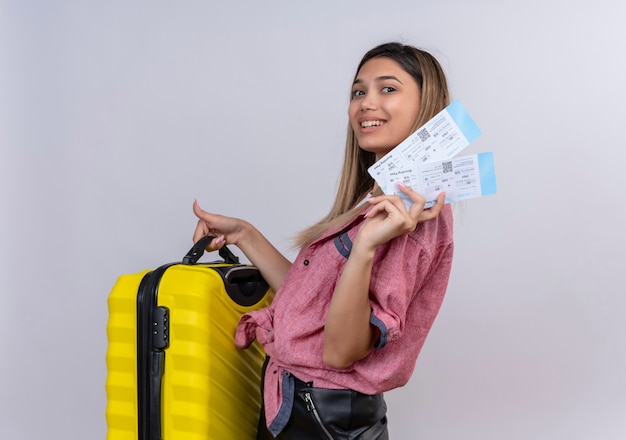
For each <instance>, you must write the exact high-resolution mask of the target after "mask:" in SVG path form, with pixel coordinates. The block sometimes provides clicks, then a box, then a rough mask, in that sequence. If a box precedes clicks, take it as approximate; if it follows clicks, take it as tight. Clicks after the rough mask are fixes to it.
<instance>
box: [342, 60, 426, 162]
mask: <svg viewBox="0 0 626 440" xmlns="http://www.w3.org/2000/svg"><path fill="white" fill-rule="evenodd" d="M419 109H420V89H419V86H418V84H417V82H416V81H415V79H413V77H412V76H411V75H409V74H408V73H407V72H406V71H405V70H404V69H403V68H402V67H400V65H399V64H398V63H396V62H395V61H393V60H392V59H390V58H386V57H379V58H373V59H371V60H369V61H367V62H366V63H365V64H364V65H363V66H362V67H361V70H359V72H358V73H357V77H356V80H355V82H354V84H353V86H352V98H351V101H350V106H349V108H348V115H349V117H350V124H351V126H352V129H353V130H354V134H355V135H356V138H357V140H358V142H359V146H360V147H361V148H362V149H364V150H365V151H369V152H372V153H375V154H376V160H378V159H380V158H381V157H382V156H384V155H385V154H386V153H388V152H389V151H391V150H392V149H393V148H394V147H396V146H397V145H398V144H399V143H400V142H402V141H403V140H404V139H406V138H407V137H408V136H409V135H410V134H411V129H412V128H413V124H414V123H415V121H416V120H417V115H418V113H419Z"/></svg>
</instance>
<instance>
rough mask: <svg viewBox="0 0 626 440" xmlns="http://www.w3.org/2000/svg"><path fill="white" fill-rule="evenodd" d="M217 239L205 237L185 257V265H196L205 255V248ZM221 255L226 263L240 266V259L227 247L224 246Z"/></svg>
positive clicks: (220, 250) (209, 236)
mask: <svg viewBox="0 0 626 440" xmlns="http://www.w3.org/2000/svg"><path fill="white" fill-rule="evenodd" d="M214 238H215V237H213V236H211V235H205V236H204V237H202V238H201V239H200V240H198V241H197V242H196V244H194V245H193V247H192V248H191V249H190V250H189V252H187V255H185V256H184V257H183V264H196V263H197V262H198V260H199V259H200V257H202V255H204V250H205V248H206V247H207V246H208V245H210V244H211V242H212V241H213V239H214ZM218 252H219V255H220V257H222V258H223V259H224V263H228V264H239V257H237V256H236V255H235V254H233V253H232V251H231V250H230V249H228V247H227V246H222V247H221V248H220V249H219V251H218Z"/></svg>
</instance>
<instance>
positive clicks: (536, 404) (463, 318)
mask: <svg viewBox="0 0 626 440" xmlns="http://www.w3.org/2000/svg"><path fill="white" fill-rule="evenodd" d="M625 18H626V3H625V2H623V1H622V0H596V1H593V2H592V1H588V0H587V1H579V0H552V1H550V0H509V1H504V0H503V1H495V0H491V1H490V0H473V1H462V0H441V1H425V0H406V1H391V0H387V1H372V0H360V1H341V0H317V1H314V2H302V3H300V2H295V1H288V0H283V1H271V0H266V1H263V2H261V1H259V2H256V1H248V2H244V1H239V2H238V1H229V2H221V1H220V2H217V1H212V0H205V1H199V0H188V1H178V2H174V1H164V0H151V1H143V0H141V1H140V0H132V1H130V0H125V1H120V0H114V1H107V2H104V1H97V2H96V1H72V0H58V1H44V0H42V1H34V0H30V1H29V0H13V1H11V0H4V1H1V2H0V146H1V157H0V167H1V169H0V202H1V204H0V210H1V211H0V212H1V218H0V221H1V228H0V234H1V235H0V250H1V254H0V275H1V276H0V295H1V298H2V302H1V304H2V305H1V306H0V331H1V333H0V335H1V340H2V345H1V350H0V438H2V439H10V440H21V439H43V438H45V439H63V440H70V439H76V440H85V439H102V438H104V437H105V433H106V422H105V418H104V411H105V406H106V395H105V387H104V386H105V381H106V364H105V352H106V346H107V341H106V322H107V303H106V300H107V295H108V293H109V290H110V288H111V287H112V285H113V284H114V282H115V279H116V277H117V276H118V275H119V274H122V273H128V272H136V271H139V270H142V269H145V268H148V267H154V266H156V265H159V264H162V263H165V262H169V261H172V260H178V259H180V258H182V255H183V254H184V253H185V252H186V251H187V250H188V248H189V247H190V245H191V235H192V231H193V228H194V225H195V220H194V217H193V214H192V211H191V205H192V202H193V200H194V198H198V199H199V200H200V202H201V203H202V205H203V206H204V207H205V208H206V209H209V210H213V211H216V212H220V213H224V214H228V215H234V216H240V217H244V218H246V219H248V220H250V221H252V222H253V223H254V224H255V225H257V226H258V227H259V229H261V230H262V231H263V232H265V233H266V235H267V236H268V237H269V238H270V239H271V240H272V241H273V242H274V243H275V244H276V245H277V246H278V247H279V248H280V249H281V250H283V251H284V252H285V253H287V254H288V255H289V256H290V257H293V256H294V252H293V250H292V249H291V248H290V238H291V237H292V236H293V235H294V234H295V233H296V232H297V231H299V230H301V229H302V228H304V227H305V226H307V225H308V224H310V223H312V222H314V221H315V220H317V219H318V218H319V217H321V216H322V215H323V214H324V213H325V212H326V211H327V209H328V208H329V206H330V203H331V200H332V198H333V196H334V188H335V184H336V179H337V176H338V171H339V167H340V163H341V160H342V153H343V146H344V138H345V128H346V126H347V117H346V109H347V102H348V91H349V87H350V80H351V78H352V75H353V74H354V69H355V67H356V64H357V63H358V61H359V59H360V58H361V56H362V55H363V53H364V52H365V51H366V50H368V49H370V48H371V47H373V46H375V45H377V44H379V43H382V42H385V41H388V40H400V41H403V42H406V43H411V44H414V45H417V46H420V47H423V48H425V49H427V50H430V51H431V52H432V53H433V54H434V55H435V56H437V57H438V58H439V60H440V61H441V63H442V64H443V66H444V68H445V70H446V72H447V74H448V78H449V80H450V83H451V88H452V91H453V94H454V97H455V98H458V99H460V100H461V101H462V102H463V103H464V105H465V106H466V108H467V109H468V111H469V112H470V114H472V116H473V117H474V119H475V120H476V122H477V123H478V125H479V126H480V128H481V129H482V131H483V136H482V137H481V138H480V139H479V140H478V141H476V142H475V144H473V145H472V146H470V147H469V149H468V150H466V152H468V153H474V152H479V151H493V152H494V153H495V160H496V170H497V174H498V185H499V192H498V194H497V195H495V196H490V197H487V198H483V199H477V200H471V201H467V202H464V203H463V205H462V206H457V207H455V212H456V246H457V247H456V258H455V263H454V268H453V274H452V279H451V283H450V288H449V290H448V294H447V298H446V301H445V302H444V306H443V308H442V311H441V313H440V316H439V318H438V320H437V322H436V323H435V326H434V328H433V331H432V333H431V335H430V338H429V340H428V341H427V343H426V345H425V347H424V350H423V351H422V355H421V357H420V359H419V361H418V364H417V368H416V371H415V374H414V376H413V378H412V380H411V382H410V383H409V385H407V386H406V387H405V388H403V389H401V390H396V391H393V392H390V393H388V394H387V399H388V403H389V407H390V429H391V436H392V438H393V439H394V440H395V439H428V440H439V439H442V440H453V439H461V438H463V439H477V440H478V439H480V440H490V439H493V440H502V439H506V440H518V439H519V440H538V439H539V440H544V439H545V440H554V439H568V440H578V439H604V440H613V439H624V438H626V417H624V414H625V413H626V374H625V373H624V371H626V342H625V336H626V299H625V297H624V293H625V290H626V289H625V288H624V282H623V279H624V272H625V270H626V264H625V263H626V257H625V255H624V248H625V244H626V243H625V241H626V240H625V234H624V232H623V230H624V229H623V228H624V226H623V213H624V188H626V177H625V176H626V173H625V172H624V170H623V167H624V163H625V159H626V153H625V147H626V142H625V141H624V120H625V118H624V116H626V115H625V113H626V112H625V111H624V100H625V98H626V86H625V82H626V56H625V53H626V47H625V46H626V44H625V42H626V27H625V26H624V20H625Z"/></svg>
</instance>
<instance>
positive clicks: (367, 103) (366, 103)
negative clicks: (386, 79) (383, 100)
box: [361, 93, 378, 112]
mask: <svg viewBox="0 0 626 440" xmlns="http://www.w3.org/2000/svg"><path fill="white" fill-rule="evenodd" d="M376 108H378V100H377V99H376V94H375V93H368V94H366V95H365V96H364V97H363V99H362V100H361V111H362V112H365V111H367V110H376Z"/></svg>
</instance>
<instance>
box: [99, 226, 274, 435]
mask: <svg viewBox="0 0 626 440" xmlns="http://www.w3.org/2000/svg"><path fill="white" fill-rule="evenodd" d="M209 240H210V238H208V237H205V239H203V240H201V241H199V242H198V243H197V244H196V245H195V246H194V247H193V248H192V249H191V250H190V251H189V253H188V254H187V255H186V256H185V258H184V259H183V262H182V263H173V264H166V265H164V266H161V267H159V268H157V269H155V270H146V271H143V272H140V273H137V274H133V275H122V276H120V277H119V279H118V280H117V282H116V283H115V285H114V287H113V289H112V291H111V293H110V295H109V300H108V304H109V321H108V325H107V336H108V349H107V354H106V361H107V370H108V374H107V381H106V391H107V408H106V419H107V427H108V431H107V440H209V439H214V440H246V439H255V438H256V431H257V423H258V418H259V410H260V405H261V395H260V380H261V379H260V374H261V369H262V364H263V359H264V357H265V355H264V352H263V350H262V348H261V347H260V346H259V345H257V344H256V343H255V344H253V345H252V346H251V347H250V348H248V349H246V350H238V349H237V348H236V347H235V346H234V339H233V338H234V332H235V327H236V325H237V322H238V320H239V318H240V316H241V315H242V314H243V313H245V312H248V311H251V310H255V309H259V308H262V307H266V306H268V305H269V304H270V302H271V299H272V292H271V291H270V290H269V289H268V286H267V283H265V281H264V280H263V279H262V277H261V275H260V273H259V271H258V269H256V268H255V267H254V266H250V265H243V264H239V263H238V260H237V257H236V256H234V255H233V254H232V253H231V252H230V250H228V249H227V248H226V247H224V248H222V250H220V256H221V257H222V258H223V259H224V261H220V262H215V263H200V264H198V263H197V261H198V259H199V258H200V256H201V255H202V253H203V249H204V247H205V245H206V244H207V243H208V241H209Z"/></svg>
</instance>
